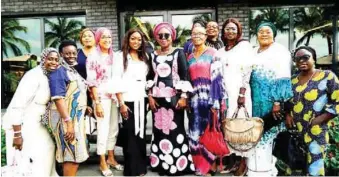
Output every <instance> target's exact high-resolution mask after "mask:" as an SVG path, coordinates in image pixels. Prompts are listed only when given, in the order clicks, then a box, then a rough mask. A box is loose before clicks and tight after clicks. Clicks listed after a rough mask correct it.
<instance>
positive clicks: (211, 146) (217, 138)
mask: <svg viewBox="0 0 339 177" xmlns="http://www.w3.org/2000/svg"><path fill="white" fill-rule="evenodd" d="M211 114H212V125H210V123H208V124H207V127H206V129H205V131H204V134H203V135H202V136H201V137H200V140H199V141H200V143H201V144H202V145H204V146H205V148H206V149H207V150H208V151H210V152H211V153H213V154H215V155H217V156H220V157H223V156H226V155H228V154H229V153H230V150H229V149H228V147H227V145H226V143H225V141H224V137H223V135H222V132H221V130H220V128H219V127H218V126H217V121H218V115H217V114H218V113H216V112H213V111H211Z"/></svg>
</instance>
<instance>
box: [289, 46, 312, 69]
mask: <svg viewBox="0 0 339 177" xmlns="http://www.w3.org/2000/svg"><path fill="white" fill-rule="evenodd" d="M294 62H296V64H297V67H298V69H299V70H300V71H308V70H310V69H312V68H313V67H314V64H315V61H314V59H313V57H312V53H311V52H309V51H308V50H306V49H300V50H298V51H297V53H296V54H295V56H294Z"/></svg>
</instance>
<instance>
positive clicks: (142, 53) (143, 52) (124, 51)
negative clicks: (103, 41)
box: [122, 28, 148, 70]
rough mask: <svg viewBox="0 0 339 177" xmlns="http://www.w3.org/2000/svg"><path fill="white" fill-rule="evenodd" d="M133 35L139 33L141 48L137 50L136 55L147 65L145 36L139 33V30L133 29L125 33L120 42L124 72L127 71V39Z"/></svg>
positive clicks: (128, 48)
mask: <svg viewBox="0 0 339 177" xmlns="http://www.w3.org/2000/svg"><path fill="white" fill-rule="evenodd" d="M134 33H139V34H140V36H141V46H140V48H139V49H138V50H137V53H138V57H139V58H140V60H141V61H143V62H145V63H146V64H147V60H148V58H147V55H146V40H145V35H144V33H143V32H141V31H140V30H139V29H137V28H133V29H130V30H128V31H127V33H126V35H125V37H124V40H123V42H122V57H123V64H124V70H126V69H127V65H128V62H127V55H128V54H129V52H130V49H131V48H130V46H129V39H130V37H131V36H132V34H134Z"/></svg>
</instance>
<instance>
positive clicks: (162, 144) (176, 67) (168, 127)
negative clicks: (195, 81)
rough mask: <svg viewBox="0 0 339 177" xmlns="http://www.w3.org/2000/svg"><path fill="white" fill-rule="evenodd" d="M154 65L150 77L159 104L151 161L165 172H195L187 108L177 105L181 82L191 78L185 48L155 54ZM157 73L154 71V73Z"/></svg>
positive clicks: (152, 165) (157, 168) (155, 118)
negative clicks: (168, 52)
mask: <svg viewBox="0 0 339 177" xmlns="http://www.w3.org/2000/svg"><path fill="white" fill-rule="evenodd" d="M151 62H152V67H150V70H151V71H150V73H151V74H149V75H148V77H147V78H148V79H147V80H152V81H153V82H154V86H153V87H152V96H153V98H154V99H155V101H156V102H157V103H158V104H159V107H158V108H157V112H153V114H154V116H153V118H154V119H153V140H152V143H151V155H150V164H151V168H152V170H153V171H157V172H159V174H161V175H165V174H166V175H181V174H186V173H192V172H193V171H194V165H193V163H192V156H191V154H190V151H189V147H188V138H187V135H186V132H185V127H184V110H182V109H181V110H177V109H176V108H175V106H176V104H177V101H178V99H179V97H180V94H179V92H178V90H176V89H175V87H176V86H177V88H179V86H180V85H184V83H188V81H187V62H186V57H185V54H184V52H183V50H182V49H175V50H174V51H173V52H172V53H171V54H168V55H166V56H159V55H157V54H156V53H153V54H152V61H151ZM152 73H153V74H152Z"/></svg>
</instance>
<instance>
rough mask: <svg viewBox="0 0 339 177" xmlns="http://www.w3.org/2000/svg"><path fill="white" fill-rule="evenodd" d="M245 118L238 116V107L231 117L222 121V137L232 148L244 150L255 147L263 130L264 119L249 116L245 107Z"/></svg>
mask: <svg viewBox="0 0 339 177" xmlns="http://www.w3.org/2000/svg"><path fill="white" fill-rule="evenodd" d="M243 108H244V111H245V115H246V117H245V118H239V117H238V113H239V108H237V109H236V110H235V112H234V114H233V116H232V118H226V119H224V120H223V121H222V129H223V133H224V138H225V140H226V141H227V143H228V145H229V146H230V147H231V148H233V149H234V150H237V151H241V152H246V151H248V150H250V149H252V148H253V147H255V146H256V145H257V144H258V142H259V141H260V138H261V137H262V134H263V131H264V121H263V120H262V119H261V118H259V117H251V118H250V117H249V115H248V112H247V110H246V108H245V107H244V106H243Z"/></svg>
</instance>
